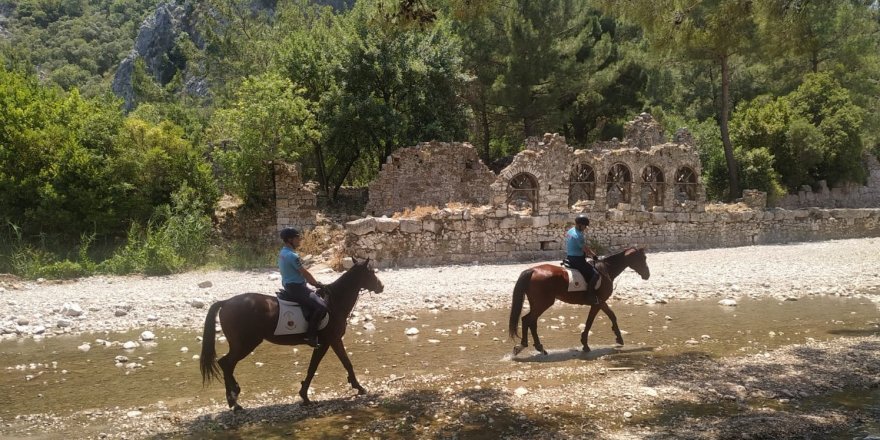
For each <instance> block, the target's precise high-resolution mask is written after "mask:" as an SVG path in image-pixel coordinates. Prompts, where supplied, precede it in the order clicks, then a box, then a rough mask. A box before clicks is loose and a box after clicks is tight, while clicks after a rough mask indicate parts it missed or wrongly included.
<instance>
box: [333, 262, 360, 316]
mask: <svg viewBox="0 0 880 440" xmlns="http://www.w3.org/2000/svg"><path fill="white" fill-rule="evenodd" d="M327 287H329V289H328V290H329V292H330V294H329V296H328V298H327V308H328V309H329V310H330V312H331V313H332V314H339V313H342V314H343V315H344V316H348V314H349V313H351V311H352V309H354V305H355V303H357V300H358V293H359V292H360V290H361V289H360V287H358V286H357V285H356V284H355V280H354V277H353V276H352V275H350V272H346V273H344V274H342V276H340V277H339V278H337V279H336V281H334V282H332V283H330V284H329V285H328V286H327Z"/></svg>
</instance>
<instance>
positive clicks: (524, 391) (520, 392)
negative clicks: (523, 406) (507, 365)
mask: <svg viewBox="0 0 880 440" xmlns="http://www.w3.org/2000/svg"><path fill="white" fill-rule="evenodd" d="M513 394H516V396H517V397H522V396H525V395H526V394H529V390H528V389H526V388H525V387H519V388H517V389H515V390H514V391H513Z"/></svg>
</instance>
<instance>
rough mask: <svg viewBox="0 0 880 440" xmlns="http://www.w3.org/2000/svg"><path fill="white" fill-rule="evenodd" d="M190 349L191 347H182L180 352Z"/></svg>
mask: <svg viewBox="0 0 880 440" xmlns="http://www.w3.org/2000/svg"><path fill="white" fill-rule="evenodd" d="M188 351H189V347H180V352H181V353H186V352H188Z"/></svg>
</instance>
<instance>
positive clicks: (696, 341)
mask: <svg viewBox="0 0 880 440" xmlns="http://www.w3.org/2000/svg"><path fill="white" fill-rule="evenodd" d="M684 343H685V344H691V345H694V344H699V343H700V341H698V340H696V339H693V338H691V339H688V340H687V341H684Z"/></svg>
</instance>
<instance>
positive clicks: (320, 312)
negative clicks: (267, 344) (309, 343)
mask: <svg viewBox="0 0 880 440" xmlns="http://www.w3.org/2000/svg"><path fill="white" fill-rule="evenodd" d="M280 298H281V299H283V300H285V301H295V302H298V303H299V304H300V305H301V306H302V307H303V315H304V316H305V317H306V319H308V320H309V328H308V330H307V332H308V335H310V336H309V337H310V338H311V337H313V336H314V335H315V333H316V332H317V331H318V326H319V325H321V320H322V319H324V315H326V314H327V304H326V303H325V302H324V299H323V298H321V297H320V296H318V294H317V293H316V292H315V290H314V289H312V288H311V287H309V286H308V284H306V283H302V284H297V283H288V284H285V285H284V293H283V294H281V295H280Z"/></svg>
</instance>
